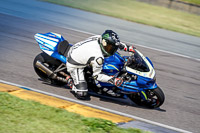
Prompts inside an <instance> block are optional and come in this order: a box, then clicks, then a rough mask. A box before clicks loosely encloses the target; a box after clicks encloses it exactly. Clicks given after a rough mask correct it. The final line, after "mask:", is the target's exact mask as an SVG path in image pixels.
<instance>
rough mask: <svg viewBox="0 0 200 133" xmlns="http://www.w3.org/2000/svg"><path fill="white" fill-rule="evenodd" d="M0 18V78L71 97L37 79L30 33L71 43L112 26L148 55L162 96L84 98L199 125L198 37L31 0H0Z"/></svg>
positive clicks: (195, 128) (148, 116) (155, 118)
mask: <svg viewBox="0 0 200 133" xmlns="http://www.w3.org/2000/svg"><path fill="white" fill-rule="evenodd" d="M58 9H59V11H58ZM79 15H80V16H79ZM86 16H87V17H86ZM103 19H104V20H103ZM0 20H1V21H0V75H1V76H0V78H1V80H5V81H9V82H13V83H16V84H21V85H24V86H29V87H32V88H37V89H41V90H42V91H46V92H50V93H54V94H57V95H60V96H64V97H68V98H72V99H75V98H74V96H73V95H72V94H71V93H70V90H68V89H66V88H64V87H58V86H52V85H48V84H45V83H43V82H42V81H41V80H39V79H38V76H37V75H36V74H35V72H34V70H33V66H32V63H33V60H34V57H35V56H36V55H37V54H38V53H40V52H41V51H40V49H39V47H38V45H37V43H36V41H35V40H34V34H35V33H38V32H39V33H46V32H50V31H53V32H56V33H60V34H62V35H63V37H64V38H66V39H67V40H68V41H69V42H70V43H72V44H73V43H76V42H78V41H80V40H83V39H84V38H86V37H89V36H91V34H90V33H96V34H97V33H99V34H100V33H102V32H103V31H104V29H108V28H109V29H114V30H115V31H117V32H118V33H119V35H120V37H121V40H123V41H126V42H133V41H134V42H135V43H138V44H140V45H141V46H139V45H136V47H137V49H139V50H140V51H141V52H142V53H143V54H144V55H146V56H148V57H149V58H150V59H151V60H152V62H153V63H154V66H155V69H156V74H157V83H158V85H159V86H160V87H161V88H162V89H163V91H164V93H165V96H166V101H165V103H164V104H163V105H162V106H161V107H160V108H159V109H146V108H142V107H138V106H136V105H135V104H134V103H132V102H131V101H129V100H123V99H109V98H102V97H97V96H92V97H91V100H90V101H85V102H87V103H91V104H94V105H98V106H102V107H104V108H108V109H112V110H117V111H120V112H123V113H126V114H130V115H134V116H138V117H141V118H145V119H148V120H152V121H155V122H159V123H162V124H166V125H169V126H173V127H176V128H180V129H184V130H187V131H191V132H196V133H197V132H199V131H200V126H199V123H200V98H199V94H200V89H199V88H200V82H199V80H200V62H199V58H200V55H199V54H200V48H199V45H200V38H198V37H193V36H188V35H184V34H180V33H175V32H171V31H166V30H161V29H157V28H153V27H148V26H145V25H140V24H135V23H130V22H127V21H122V20H119V19H115V18H111V17H105V16H101V15H97V14H92V13H89V12H84V11H80V10H76V9H72V8H67V7H63V6H58V5H54V4H49V3H43V2H39V1H34V0H19V1H17V2H15V1H14V0H7V1H2V0H1V1H0ZM91 20H93V21H92V22H91ZM111 22H115V23H111ZM132 26H133V27H132ZM134 26H135V27H134ZM154 44H160V45H158V46H157V45H154ZM169 44H171V45H169ZM164 46H167V47H164ZM148 47H153V48H154V49H150V48H148ZM172 48H173V49H172ZM156 49H160V50H156ZM164 51H167V52H164ZM173 53H177V54H173ZM122 54H126V53H124V52H122ZM179 54H181V55H179Z"/></svg>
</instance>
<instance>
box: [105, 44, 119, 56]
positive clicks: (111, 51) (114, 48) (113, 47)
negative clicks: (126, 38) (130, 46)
mask: <svg viewBox="0 0 200 133" xmlns="http://www.w3.org/2000/svg"><path fill="white" fill-rule="evenodd" d="M104 49H105V51H106V52H107V53H109V54H110V55H113V54H114V53H115V52H116V51H117V49H118V46H116V45H112V44H107V46H105V47H104Z"/></svg>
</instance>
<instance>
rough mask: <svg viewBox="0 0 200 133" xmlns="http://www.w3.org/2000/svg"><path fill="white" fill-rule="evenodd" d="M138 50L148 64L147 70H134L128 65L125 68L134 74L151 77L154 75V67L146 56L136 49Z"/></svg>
mask: <svg viewBox="0 0 200 133" xmlns="http://www.w3.org/2000/svg"><path fill="white" fill-rule="evenodd" d="M136 51H137V52H138V54H139V55H140V56H141V57H142V58H143V60H144V61H145V63H146V64H147V65H148V67H149V72H140V71H138V70H135V69H132V68H130V67H127V66H126V70H127V71H129V72H131V73H135V74H136V75H139V76H143V77H146V78H151V79H153V78H154V76H155V70H154V68H153V67H152V65H151V63H150V62H149V61H148V60H147V58H146V57H145V56H144V55H143V54H142V53H140V52H139V51H138V50H136Z"/></svg>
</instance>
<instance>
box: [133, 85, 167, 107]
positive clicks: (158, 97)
mask: <svg viewBox="0 0 200 133" xmlns="http://www.w3.org/2000/svg"><path fill="white" fill-rule="evenodd" d="M146 97H147V100H143V99H142V98H141V95H140V94H139V93H137V94H132V95H130V96H129V98H130V99H131V100H132V101H133V102H134V103H135V104H137V105H140V106H146V107H147V108H158V107H160V106H161V105H162V104H163V103H164V101H165V95H164V93H163V91H162V90H161V89H160V88H159V87H157V88H156V89H153V90H147V91H146Z"/></svg>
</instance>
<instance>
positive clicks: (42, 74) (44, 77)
mask: <svg viewBox="0 0 200 133" xmlns="http://www.w3.org/2000/svg"><path fill="white" fill-rule="evenodd" d="M37 61H40V62H41V63H43V64H44V65H45V63H47V62H46V55H45V53H40V54H38V55H37V56H36V57H35V59H34V61H33V67H34V70H35V72H36V73H37V75H38V76H39V77H40V78H41V79H42V80H44V81H45V82H49V83H51V79H50V78H49V77H48V76H47V75H46V74H45V72H43V71H42V70H40V69H39V68H37V66H36V62H37ZM45 66H47V64H46V65H45Z"/></svg>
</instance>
